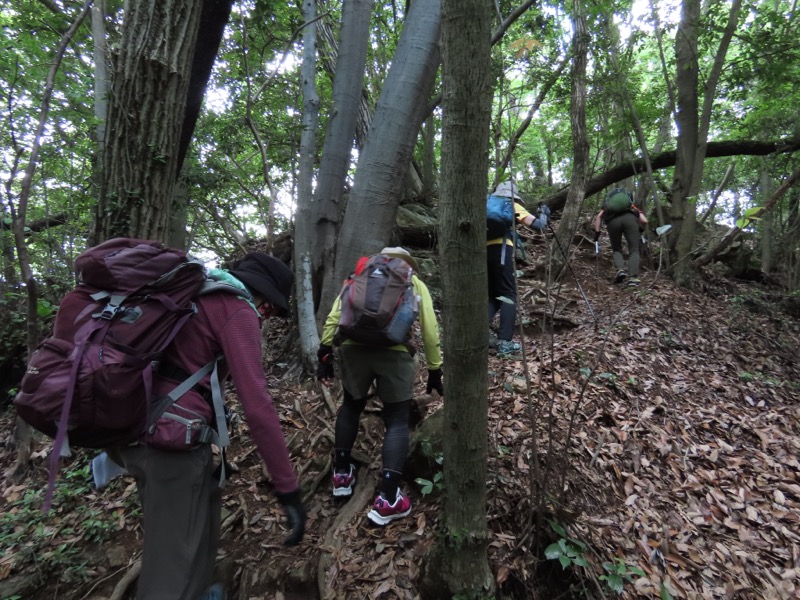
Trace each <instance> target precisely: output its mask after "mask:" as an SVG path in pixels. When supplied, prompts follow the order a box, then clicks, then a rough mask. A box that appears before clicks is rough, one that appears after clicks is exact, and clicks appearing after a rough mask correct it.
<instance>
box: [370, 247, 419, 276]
mask: <svg viewBox="0 0 800 600" xmlns="http://www.w3.org/2000/svg"><path fill="white" fill-rule="evenodd" d="M378 254H383V255H384V256H390V257H392V258H400V259H402V260H404V261H406V262H407V263H408V264H409V265H411V268H412V269H414V270H415V271H419V265H417V261H416V260H414V257H413V256H411V253H410V252H409V251H408V250H406V249H405V248H401V247H400V246H396V247H394V248H390V247H388V246H387V247H386V248H384V249H383V250H381V251H380V252H379V253H378Z"/></svg>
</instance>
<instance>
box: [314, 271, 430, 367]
mask: <svg viewBox="0 0 800 600" xmlns="http://www.w3.org/2000/svg"><path fill="white" fill-rule="evenodd" d="M411 285H412V287H413V288H414V292H415V293H416V295H417V296H419V325H420V328H421V329H422V347H423V349H424V350H425V360H426V361H427V362H428V369H430V370H434V369H439V368H441V366H442V349H441V346H440V343H439V324H438V323H437V322H436V313H435V312H433V300H431V293H430V292H429V291H428V286H427V285H425V284H424V283H423V282H422V280H421V279H420V278H419V277H417V276H416V275H412V276H411ZM341 314H342V297H341V295H339V296H337V297H336V301H335V302H334V303H333V307H332V308H331V312H330V313H328V318H327V319H325V326H324V327H323V328H322V340H321V343H322V344H324V345H326V346H331V345H333V338H334V336H335V335H336V329H337V328H338V327H339V317H340V316H341ZM342 343H343V344H356V343H358V342H354V341H352V340H345V341H344V342H342ZM390 349H391V350H398V351H400V352H408V348H406V347H405V346H404V345H403V344H398V345H396V346H390Z"/></svg>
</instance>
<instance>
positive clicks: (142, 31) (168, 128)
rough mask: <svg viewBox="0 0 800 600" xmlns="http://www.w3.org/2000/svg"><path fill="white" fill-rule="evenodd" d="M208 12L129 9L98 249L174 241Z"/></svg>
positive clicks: (176, 6) (194, 7)
mask: <svg viewBox="0 0 800 600" xmlns="http://www.w3.org/2000/svg"><path fill="white" fill-rule="evenodd" d="M201 11H202V3H200V2H194V1H191V0H173V1H170V2H163V1H161V0H131V1H129V2H128V3H127V4H126V12H125V21H124V23H123V26H122V39H121V42H120V49H119V54H118V55H117V57H116V60H115V68H114V82H113V86H112V90H111V97H110V102H109V112H108V123H107V127H106V146H105V154H104V157H103V171H102V174H101V185H100V197H99V199H98V204H97V208H96V212H95V229H94V234H93V238H94V239H93V240H92V242H93V243H97V242H100V241H102V240H105V239H108V238H111V237H117V236H128V237H139V238H146V239H158V240H164V239H166V236H167V232H168V227H169V216H170V209H171V207H172V199H173V194H174V189H173V188H174V186H175V180H176V176H177V165H178V153H179V142H180V135H181V128H182V126H183V121H184V113H185V110H186V98H187V91H188V88H189V79H190V72H191V67H192V58H193V55H194V52H195V42H196V41H197V31H198V27H199V24H200V14H201ZM205 42H206V40H202V43H205Z"/></svg>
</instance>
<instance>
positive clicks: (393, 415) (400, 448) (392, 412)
mask: <svg viewBox="0 0 800 600" xmlns="http://www.w3.org/2000/svg"><path fill="white" fill-rule="evenodd" d="M366 405H367V401H366V399H361V400H356V399H355V398H353V397H352V396H351V395H350V394H348V393H347V392H346V391H345V393H344V401H343V402H342V406H341V408H339V413H338V414H337V415H336V431H335V435H336V441H335V444H334V445H335V451H336V465H335V467H336V470H337V471H341V472H346V471H347V470H348V469H349V467H350V451H351V450H352V449H353V445H354V444H355V442H356V436H357V435H358V424H359V421H360V419H361V413H362V412H364V408H365V407H366ZM410 411H411V400H404V401H403V402H392V403H391V404H384V405H383V410H382V411H381V417H382V418H383V424H384V426H385V428H386V432H385V434H384V437H383V454H382V459H383V469H384V470H385V471H392V472H394V473H398V474H402V472H403V469H404V468H405V465H406V459H407V458H408V420H409V416H410Z"/></svg>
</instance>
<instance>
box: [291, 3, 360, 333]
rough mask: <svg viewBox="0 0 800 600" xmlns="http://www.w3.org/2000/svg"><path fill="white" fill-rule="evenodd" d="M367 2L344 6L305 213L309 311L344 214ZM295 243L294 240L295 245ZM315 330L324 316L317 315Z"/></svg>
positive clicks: (318, 292)
mask: <svg viewBox="0 0 800 600" xmlns="http://www.w3.org/2000/svg"><path fill="white" fill-rule="evenodd" d="M371 13H372V3H371V1H370V0H345V2H344V4H343V6H342V29H341V35H340V38H341V40H342V43H341V44H340V45H339V52H338V57H337V60H336V74H335V77H334V80H333V105H332V107H331V116H330V120H329V121H328V130H327V132H326V135H325V145H324V146H323V149H322V160H321V161H320V166H319V175H318V176H317V187H316V190H315V192H314V197H313V201H312V203H311V205H310V207H309V211H308V216H309V218H310V221H309V231H310V232H312V235H313V239H309V240H308V242H309V244H310V248H311V257H312V260H311V264H312V268H313V283H314V288H313V289H314V297H313V303H314V306H315V307H318V306H319V301H320V296H321V294H322V286H323V282H324V271H325V267H326V265H333V259H334V252H335V244H336V235H337V233H338V229H339V223H340V221H341V218H342V213H343V212H344V203H343V200H344V186H345V179H346V177H347V171H348V168H349V167H350V161H351V157H352V151H353V140H354V136H355V132H356V124H357V122H358V115H359V106H360V101H361V98H362V94H361V90H362V88H363V85H364V65H365V62H366V59H367V42H368V40H369V22H370V15H371ZM295 243H297V240H295ZM319 314H320V318H319V319H320V322H319V323H318V324H319V325H320V326H321V325H322V323H321V321H323V320H324V318H325V315H324V314H323V311H320V313H319Z"/></svg>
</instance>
